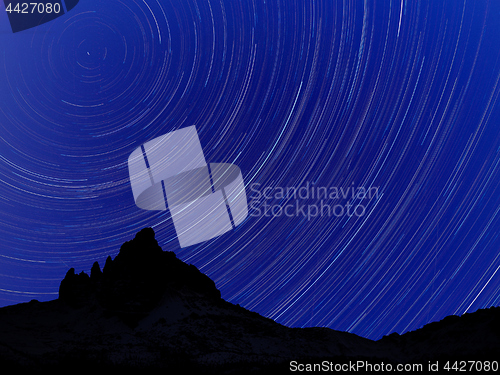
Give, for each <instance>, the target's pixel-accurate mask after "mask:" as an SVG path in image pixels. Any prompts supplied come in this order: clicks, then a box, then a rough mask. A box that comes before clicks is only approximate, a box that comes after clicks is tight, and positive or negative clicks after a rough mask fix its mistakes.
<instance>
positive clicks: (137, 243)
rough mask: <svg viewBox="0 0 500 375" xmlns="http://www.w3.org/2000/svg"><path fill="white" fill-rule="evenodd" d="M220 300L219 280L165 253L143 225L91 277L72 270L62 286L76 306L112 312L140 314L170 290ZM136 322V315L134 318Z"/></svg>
mask: <svg viewBox="0 0 500 375" xmlns="http://www.w3.org/2000/svg"><path fill="white" fill-rule="evenodd" d="M179 293H182V294H185V295H187V296H191V297H193V298H209V299H215V300H219V299H220V298H221V295H220V291H219V290H218V289H217V288H216V287H215V283H214V282H213V281H212V280H211V279H210V278H209V277H208V276H206V275H204V274H203V273H201V272H200V271H199V270H198V269H197V268H196V267H195V266H193V265H188V264H186V263H184V262H182V261H181V260H180V259H178V258H177V257H176V255H175V253H173V252H171V251H163V250H162V249H161V247H160V246H159V245H158V242H157V241H156V239H155V233H154V230H153V229H152V228H144V229H142V230H141V231H140V232H138V233H137V234H136V236H135V238H134V239H133V240H131V241H128V242H125V243H124V244H123V245H122V246H121V248H120V252H119V253H118V255H117V256H116V257H115V258H114V259H111V257H110V256H108V258H107V259H106V263H105V265H104V268H103V270H102V271H101V269H100V267H99V264H98V263H97V262H95V263H94V264H93V266H92V269H91V271H90V276H88V275H87V274H86V273H84V272H81V273H79V274H76V273H75V270H74V268H71V269H70V270H69V271H68V272H67V274H66V277H65V278H64V279H63V280H62V281H61V285H60V287H59V299H60V300H61V301H64V302H66V303H67V304H68V305H71V306H73V307H82V306H84V305H88V304H95V303H97V304H99V305H100V306H102V307H104V308H105V309H107V310H109V311H111V312H120V313H121V314H126V315H127V316H135V315H137V318H140V316H141V315H143V314H146V313H147V312H148V311H150V310H151V309H152V308H154V307H155V306H156V304H157V303H158V302H159V301H160V299H161V298H162V297H163V296H164V295H165V294H179ZM133 320H136V319H133Z"/></svg>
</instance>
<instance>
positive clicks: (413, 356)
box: [0, 228, 500, 374]
mask: <svg viewBox="0 0 500 375" xmlns="http://www.w3.org/2000/svg"><path fill="white" fill-rule="evenodd" d="M499 354H500V308H498V307H491V308H489V309H484V310H478V311H477V312H475V313H471V314H464V315H463V316H461V317H458V316H449V317H447V318H445V319H443V320H442V321H440V322H435V323H430V324H428V325H426V326H424V327H423V328H421V329H419V330H416V331H413V332H407V333H405V334H403V335H399V334H397V333H393V334H391V335H388V336H385V337H383V338H382V339H380V340H378V341H373V340H369V339H366V338H363V337H359V336H357V335H354V334H351V333H347V332H340V331H335V330H333V329H329V328H289V327H286V326H283V325H281V324H278V323H276V322H274V321H273V320H271V319H268V318H265V317H263V316H261V315H259V314H257V313H255V312H251V311H249V310H247V309H245V308H243V307H241V306H239V305H234V304H231V303H229V302H227V301H225V300H223V299H222V298H221V294H220V291H219V290H218V289H217V288H216V286H215V283H214V282H213V281H212V280H211V279H210V278H209V277H208V276H206V275H204V274H203V273H201V272H200V271H199V270H198V269H197V268H196V267H195V266H193V265H188V264H186V263H184V262H182V261H181V260H179V259H178V258H177V257H176V255H175V254H174V253H173V252H168V251H163V250H162V249H161V248H160V246H159V245H158V243H157V241H156V239H155V234H154V231H153V229H151V228H145V229H143V230H141V231H140V232H138V233H137V234H136V236H135V238H134V239H133V240H131V241H128V242H126V243H124V244H123V245H122V246H121V248H120V252H119V254H118V255H117V256H116V257H115V258H114V259H112V258H111V257H108V258H107V260H106V263H105V265H104V267H103V269H102V270H101V267H100V265H99V264H98V263H97V262H95V263H94V264H93V266H92V269H91V272H90V275H87V274H86V273H84V272H81V273H75V270H74V269H73V268H72V269H70V270H69V271H68V272H67V274H66V276H65V277H64V279H63V280H62V281H61V284H60V289H59V298H58V299H56V300H53V301H48V302H38V301H31V302H28V303H22V304H18V305H13V306H7V307H4V308H1V309H0V363H1V364H2V365H4V366H7V365H8V366H10V367H9V368H13V369H18V370H30V371H32V372H42V371H47V370H71V369H85V370H97V369H99V370H104V369H110V370H120V369H128V370H130V369H137V370H148V371H150V372H151V371H155V370H157V371H158V372H161V373H165V371H166V370H168V371H169V373H177V372H179V373H180V372H185V371H187V370H196V371H197V373H207V374H212V373H213V374H225V373H228V374H229V373H234V374H246V373H248V374H250V373H273V374H278V373H290V366H291V365H290V361H296V363H321V362H322V361H329V362H331V363H337V364H340V363H348V362H349V361H357V360H360V361H367V362H369V363H371V364H376V363H382V362H383V363H385V364H394V365H396V364H398V363H401V364H408V363H422V364H424V365H425V366H427V363H428V362H429V361H437V360H439V361H446V360H451V361H453V360H459V361H464V360H488V361H494V360H497V358H499ZM358 372H359V371H358Z"/></svg>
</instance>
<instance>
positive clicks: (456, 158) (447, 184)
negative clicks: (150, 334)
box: [0, 0, 500, 339]
mask: <svg viewBox="0 0 500 375" xmlns="http://www.w3.org/2000/svg"><path fill="white" fill-rule="evenodd" d="M499 82H500V3H499V2H498V1H496V0H490V1H487V0H474V1H471V0H468V1H463V0H453V1H445V0H440V1H437V0H434V1H409V0H398V1H386V0H370V1H368V0H367V1H365V2H364V3H363V2H362V1H347V0H346V1H340V0H339V1H336V0H319V1H313V0H266V1H264V0H141V1H139V0H137V1H134V0H123V1H119V0H109V1H96V0H80V3H79V4H78V5H77V6H76V7H75V8H74V9H73V10H71V11H70V12H68V13H67V14H65V15H63V16H61V17H59V18H57V19H55V20H53V21H51V22H48V23H46V24H44V25H41V26H38V27H34V28H32V29H28V30H25V31H21V32H17V33H13V32H12V31H11V29H10V25H9V23H8V20H7V14H6V12H5V8H4V5H3V2H2V3H1V5H0V306H6V305H11V304H16V303H20V302H27V301H30V300H31V299H38V300H39V301H46V300H51V299H55V298H57V295H58V288H59V283H60V280H61V279H62V278H63V277H64V275H65V274H66V272H67V270H68V269H69V268H70V267H74V268H75V270H76V271H77V272H80V271H86V272H89V270H90V268H91V266H92V263H93V262H94V261H95V260H98V261H99V263H100V265H101V267H102V266H103V265H104V260H105V259H106V257H107V256H108V255H111V256H112V257H114V256H116V254H117V253H118V251H119V248H120V245H121V244H122V243H123V242H125V241H128V240H131V239H132V238H133V237H134V235H135V233H136V232H138V231H139V230H140V229H142V228H144V227H152V228H153V229H154V230H155V232H156V238H157V240H158V243H159V245H160V246H161V247H162V248H163V250H169V251H174V252H175V253H176V254H177V257H178V258H180V259H181V260H183V261H185V262H187V263H191V264H194V265H195V266H197V267H198V268H199V269H200V271H202V272H203V273H205V274H207V275H208V276H209V277H210V278H212V279H213V280H214V281H215V283H216V285H217V287H218V288H219V289H220V290H221V293H222V297H223V298H224V299H226V300H228V301H230V302H232V303H235V304H236V303H239V304H240V305H241V306H243V307H245V308H247V309H250V310H253V311H256V312H258V313H260V314H262V315H264V316H267V317H269V318H272V319H274V320H276V321H277V322H279V323H282V324H285V325H287V326H293V327H308V326H324V327H330V328H332V329H336V330H342V331H349V332H352V333H355V334H358V335H361V336H363V337H367V338H371V339H379V338H380V337H382V336H383V335H386V334H390V333H392V332H398V333H404V332H406V331H409V330H415V329H417V328H419V327H422V326H423V325H424V324H426V323H429V322H432V321H436V320H440V319H442V318H443V317H445V316H447V315H451V314H456V315H461V314H463V313H466V312H474V311H476V310H477V309H479V308H485V307H490V306H498V305H499V304H500V252H499V248H500V237H499V233H500V214H499V211H500V106H499V103H500V98H499V95H500V84H499ZM191 125H196V129H197V131H198V135H199V138H200V142H201V145H202V147H203V151H204V155H205V158H206V160H207V161H208V162H210V163H232V164H235V165H237V166H238V167H239V168H240V169H241V173H242V176H243V179H244V181H245V185H246V193H247V197H248V204H249V216H248V217H247V219H246V220H245V221H244V222H243V223H242V224H240V225H239V226H237V227H236V229H235V230H232V231H230V232H228V233H226V234H224V235H222V236H220V237H217V238H215V239H212V240H209V241H207V242H203V243H201V244H198V245H193V246H190V247H185V248H181V247H180V245H179V241H178V239H177V236H176V232H175V228H174V225H173V223H172V219H171V217H170V213H169V211H164V212H161V211H145V210H141V209H140V208H138V207H137V206H136V205H135V202H134V198H133V195H132V190H131V186H130V180H129V173H128V166H127V159H128V157H129V155H130V154H131V153H132V152H133V151H134V150H135V149H136V148H138V147H140V146H141V145H142V144H144V143H145V142H147V141H149V140H151V139H154V138H155V137H158V136H161V135H163V134H166V133H168V132H171V131H174V130H177V129H181V128H185V127H188V126H191ZM301 187H302V188H303V189H302V190H300V188H301ZM294 188H295V189H296V190H295V192H296V194H295V195H294V194H292V192H293V189H294ZM321 188H322V189H321ZM369 188H372V190H371V191H372V192H376V194H371V195H369V194H368V189H369ZM363 190H364V191H365V192H366V194H363V193H362V192H363ZM299 191H300V193H301V194H300V193H299ZM320 191H321V192H325V191H326V192H328V194H317V193H318V192H320ZM283 192H285V194H282V193H283ZM335 192H337V193H338V194H335ZM342 192H344V193H345V192H347V193H346V194H345V196H343V194H342ZM353 192H355V194H354V193H353ZM313 193H314V196H313ZM327 206H328V207H329V208H331V212H330V214H329V213H328V210H327V208H325V207H327ZM287 207H288V209H286V208H287ZM348 207H349V208H350V210H349V212H348V209H347V208H348ZM322 208H323V211H321V209H322ZM354 208H356V210H354ZM315 210H316V211H315Z"/></svg>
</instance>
